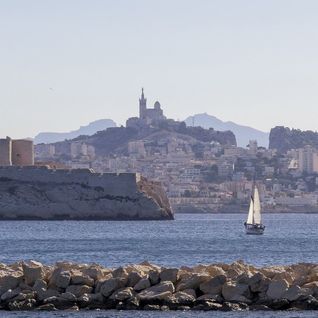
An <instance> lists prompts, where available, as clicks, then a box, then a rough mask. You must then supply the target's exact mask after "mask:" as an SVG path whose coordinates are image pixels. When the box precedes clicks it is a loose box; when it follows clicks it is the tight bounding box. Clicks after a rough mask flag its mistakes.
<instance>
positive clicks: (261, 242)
mask: <svg viewBox="0 0 318 318" xmlns="http://www.w3.org/2000/svg"><path fill="white" fill-rule="evenodd" d="M244 219H245V215H242V214H213V215H211V214H210V215H206V214H205V215H204V214H199V215H195V214H177V215H176V220H174V221H123V222H119V221H109V222H107V221H105V222H103V221H1V222H0V250H1V253H0V262H3V263H12V262H15V261H17V260H27V259H36V260H38V261H41V262H43V263H47V264H52V263H54V262H56V261H60V260H70V261H76V262H82V263H100V264H103V265H105V266H108V267H116V266H120V265H124V264H128V263H139V262H142V261H144V260H148V261H150V262H153V263H156V264H159V265H167V266H181V265H187V266H190V265H195V264H201V263H202V264H207V263H215V262H226V263H231V262H233V261H235V260H238V259H242V260H244V261H245V262H248V263H251V264H254V265H258V266H262V265H273V264H290V263H298V262H318V249H317V246H318V230H317V229H318V214H265V215H264V224H265V225H266V230H265V234H264V235H263V236H248V235H245V233H244V230H243V222H244Z"/></svg>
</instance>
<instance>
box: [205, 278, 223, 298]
mask: <svg viewBox="0 0 318 318" xmlns="http://www.w3.org/2000/svg"><path fill="white" fill-rule="evenodd" d="M225 282H226V277H225V276H224V275H218V276H215V277H213V278H212V279H210V280H208V281H206V282H204V283H203V284H201V285H200V290H201V291H202V292H203V293H204V294H212V295H216V294H220V293H221V292H222V286H223V285H224V283H225Z"/></svg>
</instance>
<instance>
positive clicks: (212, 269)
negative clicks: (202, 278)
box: [205, 265, 225, 277]
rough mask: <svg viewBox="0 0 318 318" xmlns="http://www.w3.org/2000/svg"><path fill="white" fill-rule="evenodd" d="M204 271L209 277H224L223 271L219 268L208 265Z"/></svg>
mask: <svg viewBox="0 0 318 318" xmlns="http://www.w3.org/2000/svg"><path fill="white" fill-rule="evenodd" d="M205 270H206V272H207V273H208V274H209V275H210V276H211V277H215V276H219V275H225V271H224V269H223V268H222V267H221V266H217V265H208V266H207V267H206V268H205Z"/></svg>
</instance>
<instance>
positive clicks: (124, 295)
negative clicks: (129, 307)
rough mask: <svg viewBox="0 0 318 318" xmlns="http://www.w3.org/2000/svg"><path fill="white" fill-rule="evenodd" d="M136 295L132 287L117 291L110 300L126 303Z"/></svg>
mask: <svg viewBox="0 0 318 318" xmlns="http://www.w3.org/2000/svg"><path fill="white" fill-rule="evenodd" d="M134 295H135V292H134V290H133V289H132V288H131V287H126V288H122V289H119V290H117V291H115V292H114V293H113V294H112V295H111V296H110V297H109V298H110V299H113V300H118V301H125V300H127V299H130V298H131V297H133V296H134Z"/></svg>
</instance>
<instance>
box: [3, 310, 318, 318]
mask: <svg viewBox="0 0 318 318" xmlns="http://www.w3.org/2000/svg"><path fill="white" fill-rule="evenodd" d="M0 316H1V318H2V317H3V318H43V317H44V318H60V317H61V318H127V317H134V318H153V317H158V318H174V317H178V318H179V317H180V318H208V317H209V318H210V317H212V318H274V317H275V318H278V317H279V318H317V312H234V313H232V312H230V313H222V312H142V311H138V312H135V311H124V312H117V311H100V312H78V313H70V312H57V313H52V312H45V313H44V312H42V313H36V312H32V313H18V312H15V313H5V312H0Z"/></svg>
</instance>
